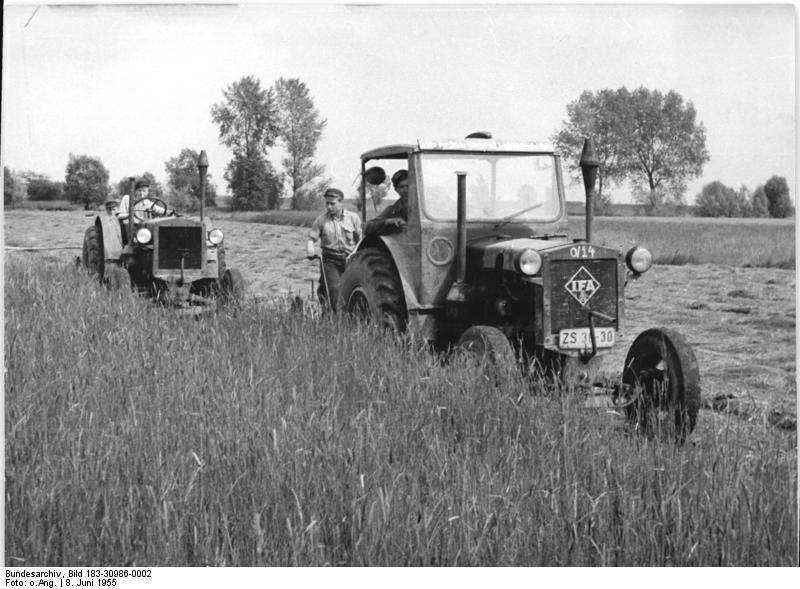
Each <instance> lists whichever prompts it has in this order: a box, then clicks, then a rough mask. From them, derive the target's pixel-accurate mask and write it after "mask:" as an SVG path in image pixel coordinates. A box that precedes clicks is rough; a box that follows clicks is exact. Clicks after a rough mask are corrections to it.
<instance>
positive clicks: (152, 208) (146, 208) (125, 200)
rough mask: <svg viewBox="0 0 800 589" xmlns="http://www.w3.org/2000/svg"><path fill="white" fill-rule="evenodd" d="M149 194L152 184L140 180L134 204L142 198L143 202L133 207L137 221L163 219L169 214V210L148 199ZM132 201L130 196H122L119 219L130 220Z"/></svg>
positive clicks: (136, 187) (135, 192)
mask: <svg viewBox="0 0 800 589" xmlns="http://www.w3.org/2000/svg"><path fill="white" fill-rule="evenodd" d="M149 194H150V182H148V181H147V180H146V179H145V178H140V179H139V180H137V181H136V184H135V191H134V194H133V199H134V202H135V201H137V200H139V199H140V198H141V199H143V200H141V201H139V202H137V203H136V204H135V205H134V207H133V213H134V218H135V219H136V220H143V219H150V218H152V217H163V216H164V215H166V214H167V210H166V209H165V208H164V207H163V206H162V205H161V204H159V203H157V202H155V201H153V200H150V199H149V198H147V196H148V195H149ZM130 199H131V197H130V195H128V194H125V195H123V196H122V200H121V201H120V203H119V212H118V213H117V217H119V219H121V220H122V219H127V218H128V212H129V209H130V206H131V205H130Z"/></svg>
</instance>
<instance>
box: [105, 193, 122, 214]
mask: <svg viewBox="0 0 800 589" xmlns="http://www.w3.org/2000/svg"><path fill="white" fill-rule="evenodd" d="M118 209H119V203H118V202H117V199H116V198H113V197H109V198H108V199H106V215H109V216H112V217H113V216H114V215H116V214H117V210H118Z"/></svg>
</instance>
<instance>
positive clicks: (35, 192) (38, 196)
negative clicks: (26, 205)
mask: <svg viewBox="0 0 800 589" xmlns="http://www.w3.org/2000/svg"><path fill="white" fill-rule="evenodd" d="M27 193H28V200H34V201H44V200H50V201H52V200H62V199H63V198H64V185H63V184H62V183H61V182H53V181H52V180H50V178H48V177H47V176H45V175H43V174H32V175H30V176H29V177H28V190H27Z"/></svg>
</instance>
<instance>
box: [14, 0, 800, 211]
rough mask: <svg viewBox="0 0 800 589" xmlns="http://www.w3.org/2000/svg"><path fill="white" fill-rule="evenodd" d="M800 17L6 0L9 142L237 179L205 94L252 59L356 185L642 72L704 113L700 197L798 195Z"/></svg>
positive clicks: (661, 9) (743, 11) (536, 135)
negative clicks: (383, 164) (404, 157)
mask: <svg viewBox="0 0 800 589" xmlns="http://www.w3.org/2000/svg"><path fill="white" fill-rule="evenodd" d="M795 19H796V14H795V8H794V6H793V5H791V4H784V5H765V4H754V5H720V4H708V5H677V4H660V5H659V4H656V5H641V4H640V5H620V4H618V5H592V4H588V5H578V4H561V5H557V4H556V5H553V4H551V5H544V4H542V5H539V4H513V5H512V4H505V5H504V4H495V3H491V4H388V5H387V4H383V5H363V4H362V5H355V4H349V5H347V4H313V5H312V4H294V3H290V4H270V5H263V4H244V5H232V4H230V5H139V6H123V5H88V6H74V5H73V6H56V5H30V4H27V5H21V6H20V5H10V6H9V5H7V6H6V7H5V9H4V21H3V70H2V82H3V85H2V87H3V90H2V92H3V94H2V98H3V101H2V160H3V165H5V166H8V167H10V168H11V169H14V170H18V171H22V170H32V171H35V172H40V173H45V174H48V175H49V176H50V177H51V178H52V179H54V180H63V177H64V171H65V168H66V165H67V161H68V158H69V154H70V153H75V154H85V155H93V156H97V157H99V158H100V159H101V160H102V161H103V163H104V164H105V166H106V167H107V168H108V170H109V172H110V177H111V181H112V182H116V181H118V180H120V179H121V178H123V177H125V176H131V175H136V174H140V173H143V172H145V171H149V172H152V173H153V174H155V176H156V178H157V179H158V180H159V181H161V182H165V181H166V174H165V171H164V163H165V162H166V161H167V160H168V159H169V158H171V157H175V156H177V155H178V154H179V153H180V151H181V149H183V148H185V147H191V148H193V149H196V150H198V151H199V150H201V149H205V150H206V152H207V153H208V158H209V162H210V167H209V172H210V173H211V175H212V178H213V180H214V182H215V183H216V184H217V186H218V189H219V190H220V191H221V192H226V191H227V186H226V183H225V181H224V177H223V174H224V169H225V165H226V164H227V162H228V161H229V160H230V159H231V156H232V154H231V152H230V151H229V150H228V149H227V148H225V147H224V146H222V145H221V144H220V142H219V139H218V136H219V129H218V128H217V127H216V126H215V125H214V123H213V122H212V120H211V114H210V109H211V106H212V105H213V104H214V103H217V102H220V101H221V100H222V91H223V89H225V88H226V87H227V86H228V85H229V84H231V83H232V82H235V81H236V80H239V79H240V78H242V77H243V76H248V75H250V76H255V77H257V78H258V79H259V80H260V81H261V84H262V86H263V87H265V88H267V87H269V86H271V85H272V84H273V83H274V81H275V80H277V79H278V78H280V77H284V78H300V79H301V80H302V81H303V82H305V83H306V85H307V86H308V88H309V90H310V93H311V96H312V97H313V99H314V102H315V104H316V107H317V108H318V110H319V112H320V114H321V116H322V117H324V118H325V119H327V126H326V128H325V131H324V134H323V137H322V140H321V141H320V144H319V147H318V151H317V157H316V160H317V161H318V162H320V163H322V164H324V165H325V166H326V169H327V173H328V175H329V176H330V177H331V178H332V179H333V185H334V186H337V187H339V188H341V189H342V190H344V191H345V193H346V194H352V193H354V192H355V186H354V184H353V182H354V180H355V178H356V175H357V173H358V171H359V159H358V158H359V155H360V154H361V153H362V152H364V151H366V150H368V149H371V148H373V147H378V146H380V145H386V144H395V143H413V142H416V141H417V139H439V138H460V137H464V136H465V135H467V134H468V133H470V132H473V131H478V130H488V131H491V132H492V133H493V135H494V137H495V138H498V139H508V140H514V141H549V140H550V139H551V138H552V136H553V135H554V134H555V133H556V132H557V131H558V129H559V128H560V127H561V125H562V124H563V122H564V120H565V119H566V117H567V110H566V108H567V104H569V103H570V102H571V101H574V100H576V99H577V98H578V96H579V95H580V94H581V92H583V91H584V90H591V91H596V90H601V89H605V88H611V89H615V88H619V87H621V86H626V87H628V88H629V89H634V88H638V87H640V86H645V87H647V88H649V89H651V90H660V91H661V92H664V93H666V92H668V91H669V90H675V91H676V92H678V93H679V94H680V95H681V96H683V98H684V100H686V101H691V102H692V103H693V104H694V106H695V108H696V110H697V117H698V120H699V121H701V122H702V124H703V125H704V126H705V129H706V136H707V148H708V150H709V153H710V155H711V160H710V161H709V163H707V164H706V165H705V167H704V169H703V173H702V176H701V177H699V178H697V179H695V180H692V181H690V183H689V187H688V190H687V193H686V195H685V196H686V199H687V201H688V202H692V201H693V200H694V196H695V195H696V194H697V193H699V192H700V190H701V189H702V187H703V186H704V185H705V184H707V183H709V182H712V181H714V180H719V181H721V182H723V183H724V184H726V185H728V186H731V187H733V188H737V189H738V188H739V187H740V186H742V185H746V186H747V187H748V188H750V189H751V190H752V189H754V188H755V187H756V186H758V185H759V184H763V183H764V182H765V181H766V180H767V179H769V178H770V177H771V176H773V175H778V176H783V177H785V178H786V179H787V181H788V182H789V187H790V191H791V195H792V198H794V195H795V193H796V189H797V178H796V173H797V119H796V113H797V106H796V81H795V70H796V55H797V48H796V38H795V31H796V22H795ZM276 153H277V152H276ZM274 163H276V164H277V163H278V161H277V158H276V159H275V162H274ZM629 193H630V190H629V189H627V188H625V187H621V188H613V187H612V189H611V196H612V197H613V198H614V200H615V202H627V201H628V198H629ZM568 198H569V199H570V200H579V199H581V198H582V189H581V187H580V186H579V185H577V184H576V185H572V186H570V187H569V188H568Z"/></svg>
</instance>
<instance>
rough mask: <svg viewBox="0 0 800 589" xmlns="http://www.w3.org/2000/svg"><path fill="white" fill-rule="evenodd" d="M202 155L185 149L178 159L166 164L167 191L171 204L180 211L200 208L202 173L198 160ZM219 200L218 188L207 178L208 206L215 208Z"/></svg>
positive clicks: (174, 158)
mask: <svg viewBox="0 0 800 589" xmlns="http://www.w3.org/2000/svg"><path fill="white" fill-rule="evenodd" d="M199 157H200V154H199V153H198V152H197V151H195V150H194V149H191V148H188V147H186V148H184V149H182V150H181V152H180V154H178V156H177V157H173V158H170V159H169V160H167V162H166V163H165V164H164V168H165V170H166V172H167V189H168V191H167V192H168V197H169V202H170V204H171V205H172V206H173V207H174V208H176V209H179V210H189V211H196V210H198V209H199V208H200V173H199V171H198V169H197V160H198V158H199ZM216 199H217V187H216V185H215V184H214V182H213V180H212V179H211V174H207V176H206V206H214V204H215V203H216Z"/></svg>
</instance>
